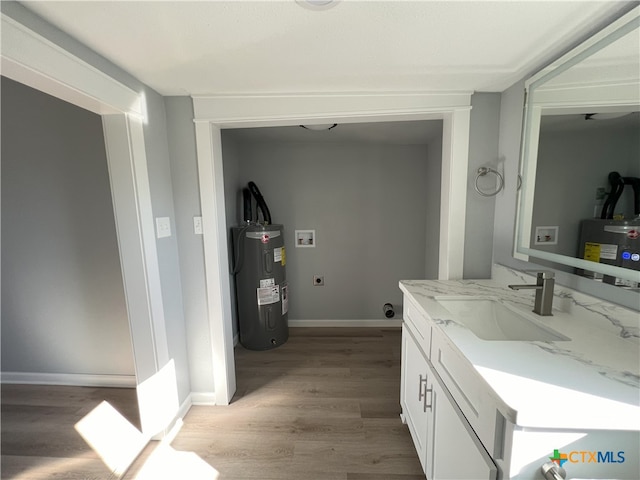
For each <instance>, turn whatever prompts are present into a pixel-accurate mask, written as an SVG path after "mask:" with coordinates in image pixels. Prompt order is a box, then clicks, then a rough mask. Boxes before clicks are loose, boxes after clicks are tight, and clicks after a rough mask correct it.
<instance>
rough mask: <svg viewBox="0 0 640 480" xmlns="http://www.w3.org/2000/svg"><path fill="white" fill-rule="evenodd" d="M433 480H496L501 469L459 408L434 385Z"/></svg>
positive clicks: (437, 383) (439, 386)
mask: <svg viewBox="0 0 640 480" xmlns="http://www.w3.org/2000/svg"><path fill="white" fill-rule="evenodd" d="M432 388H433V402H432V405H433V407H432V408H433V417H434V418H433V435H434V441H433V476H432V477H430V478H432V480H495V478H496V476H497V467H496V466H495V464H494V463H493V460H492V459H491V457H490V456H489V454H488V453H487V451H486V450H485V449H484V447H483V446H482V443H481V442H480V440H479V439H478V437H477V436H476V434H475V432H474V431H473V430H472V429H471V427H470V426H469V422H467V419H466V418H465V417H464V415H463V414H462V411H460V408H458V405H456V403H455V402H454V400H453V397H451V394H449V392H446V391H445V390H444V389H443V388H442V386H441V385H440V383H439V382H438V381H435V382H433V387H432Z"/></svg>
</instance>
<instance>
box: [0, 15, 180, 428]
mask: <svg viewBox="0 0 640 480" xmlns="http://www.w3.org/2000/svg"><path fill="white" fill-rule="evenodd" d="M0 17H1V18H0V20H1V27H2V32H1V35H2V45H1V47H2V48H1V61H2V64H1V67H2V74H3V75H6V76H8V77H9V78H11V79H13V80H15V81H17V82H20V83H23V84H25V85H28V86H31V87H34V88H36V89H38V90H40V91H42V92H45V93H47V94H50V95H53V96H55V97H57V98H60V99H62V100H65V101H67V102H70V103H72V104H74V105H76V106H79V107H81V108H85V109H87V110H90V111H92V112H94V113H97V114H100V115H102V122H103V129H104V133H105V147H106V151H107V162H108V168H109V178H110V182H111V193H112V198H113V204H114V215H115V221H116V230H117V237H118V247H119V252H120V259H121V265H122V273H123V280H124V288H125V298H126V302H127V312H128V316H129V327H130V331H131V340H132V344H133V354H134V363H135V371H136V376H135V385H137V386H138V388H139V387H140V385H141V384H143V383H144V382H145V381H147V380H148V379H150V378H152V377H154V376H156V375H157V374H158V373H159V372H160V371H161V370H162V369H163V367H165V366H166V365H168V363H169V361H170V358H169V350H168V344H167V334H166V324H165V316H164V305H163V299H162V290H161V284H160V271H159V264H158V256H157V251H156V244H155V235H154V226H153V216H152V204H151V193H150V185H149V177H148V172H147V157H146V145H145V139H144V130H143V128H144V127H143V125H144V123H145V121H146V111H145V110H144V109H145V98H144V94H143V93H137V92H135V91H133V90H131V89H130V88H129V87H127V86H126V85H124V84H123V83H121V82H119V81H118V80H117V79H115V78H113V77H111V76H110V75H108V74H106V73H105V72H103V71H101V70H100V69H98V68H96V67H94V66H93V65H91V64H89V63H87V62H86V61H84V60H83V59H82V58H79V57H77V56H76V55H74V54H73V53H71V52H70V51H68V50H66V49H65V48H63V47H62V46H60V45H58V44H57V43H55V41H53V40H52V39H51V38H45V37H44V36H43V35H42V34H41V32H37V31H33V30H32V29H31V28H29V27H28V26H26V25H25V24H23V23H21V22H20V21H19V19H17V18H14V17H12V16H10V14H8V13H7V12H6V11H3V12H1V15H0ZM2 378H3V381H4V380H5V379H6V378H11V375H9V377H7V376H6V374H3V377H2ZM14 378H15V377H14ZM66 378H67V380H66V381H69V382H71V381H74V382H78V381H80V382H82V383H86V382H90V381H91V382H96V381H97V379H96V378H93V379H92V378H88V377H82V380H79V379H78V378H79V377H74V376H72V377H66ZM73 378H76V380H72V379H73ZM108 378H111V380H110V381H118V379H116V378H114V377H108ZM44 380H46V378H42V379H41V380H40V381H44ZM102 380H103V381H104V380H105V379H104V378H103V379H102ZM49 381H57V382H60V381H65V378H64V377H58V379H57V380H56V379H52V378H50V377H49ZM127 381H129V380H127ZM167 383H172V384H170V385H166V387H167V389H173V388H175V383H176V381H175V375H174V377H173V378H171V382H167ZM163 393H164V392H159V395H162V394H163ZM155 398H157V397H155ZM154 403H155V402H151V401H149V402H147V404H143V403H142V402H141V401H140V396H138V406H139V410H140V415H141V418H144V417H145V416H146V415H153V413H154V410H155V409H156V405H155V404H154ZM177 408H178V406H177V405H176V409H177ZM171 413H172V415H171V416H173V413H174V412H171ZM143 423H144V422H143ZM145 433H147V432H145Z"/></svg>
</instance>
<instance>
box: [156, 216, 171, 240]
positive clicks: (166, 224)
mask: <svg viewBox="0 0 640 480" xmlns="http://www.w3.org/2000/svg"><path fill="white" fill-rule="evenodd" d="M170 236H171V219H170V218H169V217H156V237H158V238H165V237H170Z"/></svg>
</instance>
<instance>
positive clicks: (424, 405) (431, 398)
mask: <svg viewBox="0 0 640 480" xmlns="http://www.w3.org/2000/svg"><path fill="white" fill-rule="evenodd" d="M425 386H426V385H425ZM427 393H430V394H431V395H429V404H427ZM422 397H423V399H422V411H423V412H426V411H427V408H428V409H429V410H431V408H432V407H433V388H425V389H424V395H423V396H422Z"/></svg>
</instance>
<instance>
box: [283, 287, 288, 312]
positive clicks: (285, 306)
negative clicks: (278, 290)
mask: <svg viewBox="0 0 640 480" xmlns="http://www.w3.org/2000/svg"><path fill="white" fill-rule="evenodd" d="M288 311H289V285H287V284H286V283H285V284H284V285H282V315H286V313H287V312H288Z"/></svg>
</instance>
